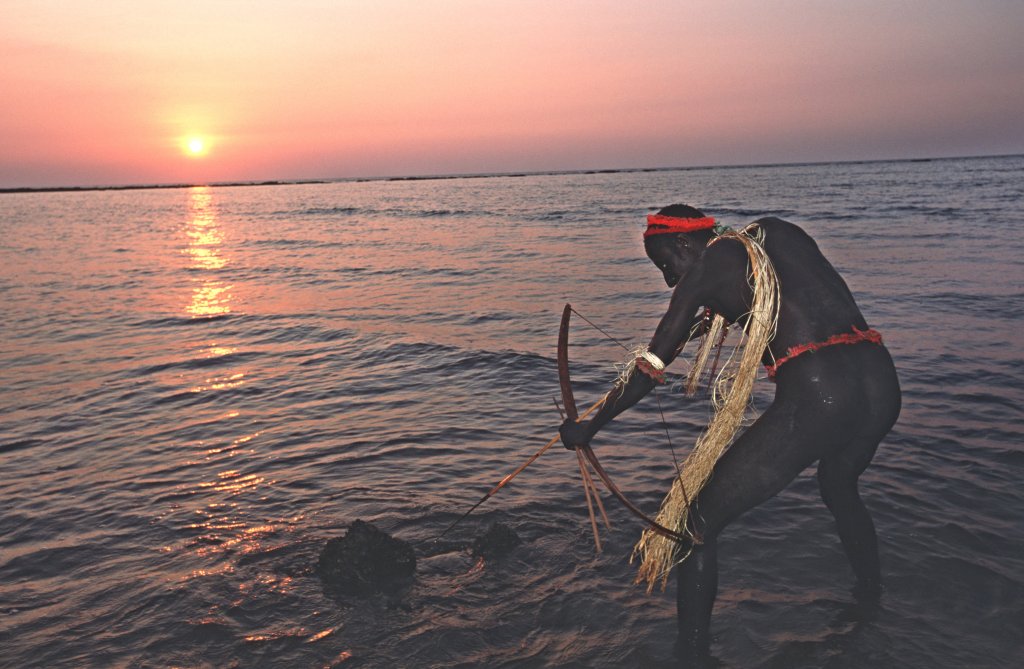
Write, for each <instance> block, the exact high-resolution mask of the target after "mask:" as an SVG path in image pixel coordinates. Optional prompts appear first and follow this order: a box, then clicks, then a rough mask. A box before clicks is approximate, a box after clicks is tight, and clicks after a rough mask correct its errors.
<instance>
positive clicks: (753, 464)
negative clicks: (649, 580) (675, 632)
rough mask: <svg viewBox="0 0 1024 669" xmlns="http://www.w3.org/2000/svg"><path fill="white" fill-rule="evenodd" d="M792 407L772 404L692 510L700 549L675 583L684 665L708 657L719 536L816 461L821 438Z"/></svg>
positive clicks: (718, 467)
mask: <svg viewBox="0 0 1024 669" xmlns="http://www.w3.org/2000/svg"><path fill="white" fill-rule="evenodd" d="M795 414H796V412H795V407H792V406H788V405H786V404H785V403H779V402H776V403H775V404H772V406H771V407H769V408H768V410H767V411H765V413H764V414H763V415H762V416H761V417H760V418H759V419H758V420H757V422H755V423H754V424H753V425H752V426H750V428H749V429H748V430H747V431H746V432H744V433H743V434H742V435H741V436H740V437H739V439H737V440H736V442H735V443H734V444H733V445H732V446H731V447H730V448H729V450H728V451H726V453H725V455H724V456H723V457H722V459H721V460H720V461H719V462H718V464H716V465H715V473H714V476H712V478H711V480H710V481H709V482H708V484H707V486H706V487H705V488H704V490H703V491H701V494H700V496H699V498H698V500H697V502H696V504H695V505H694V508H693V510H692V514H693V515H692V517H693V521H694V527H695V528H696V529H697V531H698V532H700V533H701V534H702V536H703V544H700V545H697V546H695V547H694V549H693V552H692V553H691V554H690V556H689V557H688V558H687V559H686V560H685V561H684V562H683V563H682V564H680V565H679V566H678V567H677V568H676V576H677V578H678V579H679V583H678V589H677V591H676V607H677V611H678V613H679V620H678V623H679V639H678V642H677V644H676V649H677V652H678V653H679V654H680V655H681V656H682V657H683V658H684V659H691V660H692V659H696V658H700V657H702V656H704V655H706V654H707V652H708V647H709V642H710V631H709V630H710V622H711V610H712V608H713V607H714V603H715V596H716V595H717V592H718V535H719V533H720V532H721V531H722V530H723V529H724V528H725V527H726V526H727V525H728V524H729V523H731V522H732V521H733V520H735V519H736V518H738V517H739V516H740V515H742V514H743V513H745V512H747V511H749V510H750V509H752V508H754V507H755V506H757V505H758V504H760V503H762V502H764V501H766V500H768V499H770V498H771V497H774V496H775V495H776V494H778V493H779V492H780V491H781V490H782V489H783V488H785V487H786V486H787V485H788V484H789V483H790V482H791V481H792V480H793V479H794V478H796V477H797V475H798V474H799V473H800V472H801V471H803V470H804V469H806V468H807V467H808V466H810V465H811V464H812V463H813V462H814V461H815V460H817V459H818V458H819V457H820V450H819V444H820V443H821V435H820V434H819V430H817V429H815V428H814V426H811V425H806V426H801V425H800V423H801V421H799V420H796V419H795Z"/></svg>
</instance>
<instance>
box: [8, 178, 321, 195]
mask: <svg viewBox="0 0 1024 669" xmlns="http://www.w3.org/2000/svg"><path fill="white" fill-rule="evenodd" d="M326 183H331V181H329V180H324V179H317V180H306V181H223V182H217V183H209V184H133V185H130V186H42V187H39V188H36V187H29V186H26V187H23V188H0V194H5V193H79V192H86V191H96V190H160V189H169V188H238V187H240V186H297V185H300V184H326Z"/></svg>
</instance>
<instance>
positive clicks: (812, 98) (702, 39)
mask: <svg viewBox="0 0 1024 669" xmlns="http://www.w3.org/2000/svg"><path fill="white" fill-rule="evenodd" d="M2 17H3V18H2V21H0V91H3V102H2V104H0V187H16V186H60V185H108V184H138V183H166V182H191V183H196V182H205V181H227V180H262V179H304V178H314V179H315V178H340V177H355V176H386V175H422V174H450V173H477V172H508V171H520V170H531V171H533V170H536V171H541V170H564V169H588V168H616V167H623V168H625V167H665V166H689V165H720V164H754V163H768V162H798V161H818V160H850V159H869V158H904V157H939V156H955V155H987V154H1007V153H1022V152H1024V38H1022V35H1024V2H1021V1H1020V0H971V1H968V0H903V1H898V0H890V1H887V2H882V1H864V2H852V1H851V2H827V1H825V0H814V1H812V0H804V1H801V0H779V1H774V2H765V1H764V0H664V1H655V0H650V1H645V2H630V1H627V0H615V1H608V2H605V1H597V0H592V1H586V2H584V1H575V0H570V1H558V0H541V1H534V0H507V1H498V0H495V1H492V2H486V1H483V0H479V1H469V0H453V1H449V2H441V1H431V0H417V1H413V0H409V1H405V0H372V1H365V2H364V1H361V0H335V1H329V0H291V1H289V2H283V1H275V2H266V1H263V2H261V1H259V0H249V1H242V0H238V1H232V2H227V1H217V0H201V1H200V0H173V1H170V2H163V1H147V2H138V1H137V0H91V1H89V2H78V1H72V0H66V1H63V2H61V1H56V0H32V1H28V0H5V2H4V3H3V5H2Z"/></svg>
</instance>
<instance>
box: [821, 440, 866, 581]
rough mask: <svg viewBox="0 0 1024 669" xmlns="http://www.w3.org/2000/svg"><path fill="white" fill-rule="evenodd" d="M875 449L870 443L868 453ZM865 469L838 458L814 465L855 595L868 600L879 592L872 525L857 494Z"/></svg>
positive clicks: (826, 459)
mask: <svg viewBox="0 0 1024 669" xmlns="http://www.w3.org/2000/svg"><path fill="white" fill-rule="evenodd" d="M876 447H877V443H876V444H873V445H872V447H870V451H871V452H872V453H873V452H874V450H875V448H876ZM868 461H870V458H868ZM865 466H866V463H864V465H863V466H861V465H860V464H854V463H851V462H849V461H848V460H845V459H843V458H841V457H832V458H822V460H821V463H820V464H819V465H818V487H819V489H820V490H821V498H822V499H823V500H824V501H825V506H827V507H828V510H829V511H831V512H832V516H833V517H834V518H835V520H836V528H837V529H838V531H839V540H840V541H841V542H842V544H843V550H844V551H846V557H847V559H848V560H849V561H850V566H851V567H853V573H854V575H855V576H856V577H857V592H858V594H860V595H864V596H867V597H869V598H870V597H876V596H877V595H878V594H879V593H880V592H881V587H882V571H881V566H880V565H879V561H878V538H877V536H876V534H875V524H874V523H873V522H872V521H871V514H870V513H868V509H867V507H866V506H864V502H863V501H862V500H861V498H860V493H859V492H858V491H857V478H858V477H859V476H860V473H861V472H862V471H863V470H864V467H865Z"/></svg>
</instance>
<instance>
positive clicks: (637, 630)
mask: <svg viewBox="0 0 1024 669" xmlns="http://www.w3.org/2000/svg"><path fill="white" fill-rule="evenodd" d="M676 202H683V203H689V204H692V205H695V206H697V207H700V208H701V209H703V210H704V211H705V212H706V213H707V214H708V215H711V216H714V217H715V218H717V219H718V220H719V221H720V222H721V223H722V224H724V225H727V226H730V227H733V228H739V227H742V226H744V225H745V224H747V223H748V222H751V221H753V220H755V219H757V218H759V217H762V216H779V217H782V218H785V219H787V220H790V221H792V222H794V223H796V224H798V225H800V226H802V227H803V228H804V229H805V230H807V231H808V232H809V233H810V234H811V235H812V236H813V237H814V238H815V239H816V240H817V242H818V244H819V246H820V247H821V249H822V250H823V252H824V253H825V255H826V256H827V257H828V258H829V259H830V261H831V262H832V263H833V264H834V265H835V267H836V268H837V269H838V270H839V272H840V273H841V274H842V275H843V277H844V278H845V279H846V281H847V282H848V284H849V286H850V289H851V290H852V292H853V294H854V296H855V297H856V300H857V302H858V304H859V305H860V307H861V310H862V311H863V313H864V315H865V317H866V319H867V321H868V323H869V324H870V325H871V326H872V327H874V328H875V329H877V330H879V331H880V332H881V333H882V335H883V337H884V340H885V343H886V345H887V346H888V347H889V350H890V351H891V353H892V356H893V358H894V360H895V362H896V366H897V369H898V372H899V376H900V380H901V383H902V388H903V412H902V414H901V416H900V419H899V422H898V423H897V424H896V426H895V427H894V428H893V430H892V432H891V433H890V434H889V435H888V436H887V437H886V439H885V440H884V441H883V442H882V445H881V446H880V448H879V450H878V453H877V455H876V456H875V458H874V461H873V463H872V464H871V466H870V467H869V468H868V469H867V471H866V472H865V473H864V475H863V476H862V478H861V491H862V495H863V498H864V499H865V501H866V504H867V506H868V507H869V509H870V510H871V512H872V514H873V516H874V520H875V523H876V526H877V531H878V536H879V541H880V551H881V560H882V570H883V575H884V579H885V587H886V590H885V593H884V595H883V598H882V601H881V605H880V607H878V608H877V609H874V610H871V611H865V610H864V609H863V607H859V606H858V605H857V604H856V602H855V600H854V598H853V596H852V595H851V588H852V586H853V585H854V582H853V576H852V573H851V570H850V568H849V565H848V564H847V562H846V560H845V556H844V554H843V551H842V548H841V546H840V543H839V540H838V538H837V535H836V532H835V529H834V525H833V521H832V518H831V516H830V514H829V512H828V511H827V510H826V508H825V506H824V504H823V503H822V501H821V499H820V497H819V494H818V490H817V484H816V480H815V478H814V470H813V468H812V469H810V470H808V471H806V472H804V473H803V474H802V475H800V476H799V477H798V478H797V479H796V480H795V481H794V482H793V483H792V484H791V485H790V486H789V487H788V488H787V489H786V490H785V491H783V492H782V493H781V494H779V495H778V496H777V497H775V498H773V499H772V500H770V501H768V502H766V503H765V504H763V505H762V506H760V507H758V508H756V509H754V510H753V511H751V512H749V513H748V514H746V515H744V516H742V517H741V518H740V519H738V520H737V521H736V522H734V523H733V524H732V525H731V526H729V528H728V529H727V530H726V531H725V532H724V534H723V536H722V538H721V540H720V551H719V552H720V586H719V596H718V601H717V604H716V606H715V610H714V616H713V621H712V630H713V641H712V645H711V652H712V655H713V656H714V660H715V662H716V663H717V665H718V666H721V667H744V668H745V667H780V668H782V667H785V668H789V667H901V668H907V667H921V668H930V669H931V668H936V667H1015V666H1020V663H1021V662H1022V661H1024V484H1022V481H1024V413H1022V409H1021V407H1022V405H1024V346H1022V343H1024V336H1022V326H1024V263H1022V258H1024V214H1022V211H1021V207H1022V204H1024V156H1010V157H988V158H970V159H942V160H926V161H892V162H884V161H883V162H860V163H830V164H807V165H777V166H756V167H714V168H695V169H675V170H660V169H659V170H634V171H598V172H579V173H557V174H523V175H494V176H480V177H458V178H443V179H392V180H388V179H380V180H362V181H334V182H326V183H312V184H279V185H248V186H244V187H241V186H239V187H231V186H219V187H191V188H175V189H143V190H104V191H80V192H32V193H8V194H3V195H0V298H2V304H3V308H2V319H0V328H2V329H0V333H2V336H0V379H2V381H0V666H3V667H17V668H22V667H217V668H221V667H316V668H320V667H343V668H344V669H348V668H349V667H670V666H673V665H674V662H673V657H672V648H673V643H674V641H675V624H676V623H675V617H676V610H675V594H674V591H675V583H674V579H673V580H672V581H670V583H669V585H668V588H667V590H665V591H664V592H662V591H660V590H655V591H654V593H652V594H650V595H648V594H646V592H645V589H644V587H642V586H639V585H634V584H633V579H634V576H635V573H636V565H635V564H630V561H629V556H630V552H631V550H632V547H633V544H634V542H635V541H636V540H637V538H638V536H639V533H640V530H641V527H640V525H639V523H638V521H636V520H635V519H634V517H633V516H632V515H630V514H629V513H628V511H627V510H626V509H624V508H622V507H621V506H619V505H618V503H617V502H616V501H615V500H614V499H613V498H611V497H610V496H608V495H604V505H605V507H606V508H607V510H608V514H609V517H610V521H611V525H612V527H611V529H610V530H609V529H604V528H603V529H602V534H601V538H602V541H603V551H602V552H601V553H600V554H598V553H597V552H596V551H595V547H594V543H593V537H592V532H591V527H590V522H589V518H588V514H587V506H586V501H585V497H584V490H583V486H582V483H581V480H580V473H579V467H578V464H577V461H576V458H575V457H574V456H573V455H572V454H571V453H570V452H568V451H566V450H564V449H562V448H561V447H560V446H556V447H555V448H552V449H551V450H549V451H548V452H546V453H545V454H544V455H543V456H541V457H540V458H539V459H538V460H537V461H536V462H534V463H533V464H532V465H530V466H529V467H528V468H527V469H525V470H524V471H523V473H522V474H520V475H519V476H518V477H517V478H515V479H514V480H513V481H512V482H511V483H509V484H508V485H507V486H506V487H505V488H503V489H502V490H501V491H500V492H498V493H497V494H496V495H494V496H493V497H492V498H491V499H489V500H487V501H486V502H485V503H484V504H482V505H481V506H480V507H479V508H478V509H477V510H476V511H474V513H472V514H471V515H469V516H468V517H467V518H466V519H465V520H463V521H461V522H460V523H458V524H457V525H456V526H455V527H454V528H453V529H451V531H450V532H448V534H447V535H446V536H445V537H444V542H445V543H444V544H439V543H438V542H436V541H435V540H436V539H437V537H438V536H439V535H440V534H441V533H442V532H444V530H445V529H446V528H447V527H448V526H449V525H451V523H452V522H454V521H455V520H456V519H457V518H458V517H459V516H461V515H463V514H464V513H465V512H466V511H467V510H468V509H469V508H470V507H471V506H472V505H473V504H474V503H476V502H477V501H478V500H480V499H481V497H482V496H483V495H484V494H485V493H486V492H487V491H488V490H489V489H491V487H492V486H493V485H494V484H496V483H497V482H498V481H500V480H501V479H502V478H503V477H505V476H506V475H507V474H509V473H510V472H512V471H513V470H514V469H516V468H517V467H518V466H519V465H520V464H522V463H523V462H524V461H525V460H526V459H527V458H528V457H529V456H530V455H531V454H533V453H534V452H536V451H537V450H538V449H539V448H540V447H541V446H543V445H544V444H545V443H546V442H547V441H548V440H549V439H550V438H551V437H552V436H554V435H555V434H556V433H557V427H558V425H559V423H560V418H559V414H558V410H557V409H556V407H555V403H554V401H553V397H555V396H557V395H558V394H559V387H558V380H557V371H556V362H555V357H556V341H557V333H558V325H559V319H560V315H561V312H562V308H563V306H564V305H565V304H566V303H571V304H572V305H573V307H574V308H575V309H576V310H577V311H578V312H579V313H580V314H582V315H583V316H585V317H586V318H587V319H588V320H589V321H591V322H592V323H593V324H594V325H595V326H598V327H599V328H600V329H601V330H602V331H603V333H602V332H601V331H598V330H597V329H596V328H594V327H592V326H590V325H588V324H587V323H585V322H583V321H582V320H580V319H577V320H576V321H574V322H573V325H572V329H571V346H570V355H569V357H570V361H571V367H572V374H573V378H574V383H575V390H576V396H577V398H578V400H579V402H580V404H581V406H584V407H585V406H589V405H590V404H591V403H593V401H595V400H596V399H598V398H599V397H600V396H601V395H602V394H603V393H604V392H605V391H606V390H607V389H608V388H609V387H610V384H611V383H612V382H613V380H614V379H615V376H616V367H615V365H616V364H618V363H620V362H622V359H623V357H624V352H623V350H622V349H621V348H620V346H619V343H622V344H625V345H627V346H628V345H632V344H640V343H645V342H647V341H648V340H649V338H650V337H651V335H652V333H653V330H654V327H655V326H656V324H657V322H658V320H659V319H660V317H661V316H662V315H663V313H664V311H665V309H666V307H667V304H668V300H669V297H670V291H669V290H668V289H667V288H666V287H665V285H664V283H663V281H662V279H661V276H660V273H659V272H658V271H657V269H656V268H655V267H654V266H653V265H651V264H650V263H649V262H648V261H647V260H646V258H645V257H644V253H643V245H642V238H641V233H642V231H643V228H644V224H645V215H646V214H648V213H650V212H652V211H654V210H656V209H657V208H659V207H661V206H664V205H667V204H671V203H676ZM605 333H606V334H605ZM612 339H614V340H617V342H619V343H615V342H613V341H611V340H612ZM689 355H690V352H689V351H686V352H684V354H683V358H685V357H687V356H689ZM676 366H678V367H679V369H678V370H677V369H674V367H676ZM684 371H685V365H684V364H683V363H677V365H673V366H672V367H670V368H669V381H670V383H669V384H668V386H667V387H665V388H663V389H662V390H660V391H659V392H658V394H657V396H655V395H651V396H648V397H647V398H646V399H645V400H644V401H643V402H642V403H640V404H639V405H637V406H636V407H635V408H634V409H633V410H631V411H629V412H627V413H626V414H623V415H622V416H620V417H619V419H617V420H616V421H615V422H614V423H613V424H612V425H610V426H609V427H608V428H607V429H606V430H605V431H603V432H602V433H601V434H599V435H598V437H597V438H596V439H595V441H594V444H593V446H594V449H595V451H596V453H597V454H598V456H599V457H600V458H601V460H602V462H603V463H604V465H605V468H606V469H607V470H608V472H609V474H610V475H611V477H612V479H613V480H614V481H615V482H616V483H617V485H618V486H619V487H620V488H621V489H622V490H623V491H624V492H625V494H626V495H627V496H629V497H630V498H631V499H632V500H633V501H635V502H636V503H637V504H638V505H639V506H640V507H641V508H643V509H644V510H646V511H647V512H648V513H651V514H653V513H654V512H655V511H656V510H657V508H658V505H659V502H660V500H661V498H662V496H663V495H664V494H665V492H666V491H667V490H668V486H669V482H670V481H671V478H672V476H673V472H674V464H673V461H674V457H675V456H678V457H683V455H685V453H686V452H687V451H688V449H689V448H690V447H691V446H692V444H693V442H694V440H695V439H696V437H697V435H698V434H699V433H700V431H701V429H702V428H703V427H704V426H705V425H706V423H707V420H708V418H709V416H710V413H711V408H710V402H709V401H708V399H707V398H706V397H698V398H695V399H694V398H687V397H685V396H684V395H683V393H682V392H681V391H680V389H679V387H678V383H674V382H677V381H678V380H679V378H680V376H681V374H682V373H683V372H684ZM772 393H773V386H772V384H771V383H769V382H768V381H767V380H766V379H765V378H764V376H763V373H762V375H761V378H760V379H759V380H758V382H757V387H756V390H755V396H754V399H753V402H752V407H751V410H750V420H753V419H754V418H755V417H756V415H757V413H758V411H760V410H763V409H764V407H766V406H767V405H768V403H770V401H771V397H772ZM670 444H671V445H670ZM768 447H770V445H769V446H768ZM673 453H674V454H675V455H673ZM356 520H363V521H366V522H369V523H372V524H374V525H375V526H377V527H378V528H380V529H381V530H383V531H385V532H387V533H389V534H391V535H392V536H394V537H395V538H398V539H401V540H403V541H407V542H409V543H410V544H412V545H413V546H414V548H415V550H416V552H417V557H418V566H417V572H416V578H415V580H414V581H413V582H412V583H410V584H408V585H407V586H406V587H404V588H402V589H400V590H398V591H397V592H395V591H392V592H383V593H375V594H368V595H359V596H353V595H343V594H339V593H338V592H337V591H336V590H334V589H332V588H329V587H325V584H324V583H323V582H322V581H321V579H320V578H319V577H318V576H317V572H316V570H315V565H316V562H317V559H318V556H319V554H320V551H321V550H322V548H323V546H324V544H325V543H326V542H327V541H328V540H329V539H331V538H335V537H340V536H343V535H344V534H345V533H346V530H347V528H348V527H349V525H350V524H351V523H353V522H354V521H356ZM494 523H503V524H504V525H506V526H507V527H509V528H511V529H513V530H514V531H515V532H516V533H517V534H518V535H519V537H520V539H521V540H522V543H521V544H520V545H519V546H517V547H516V548H515V549H513V550H512V551H511V552H509V553H507V554H505V555H503V556H498V557H494V558H490V559H485V560H482V561H481V560H479V559H476V558H474V557H473V555H472V554H471V552H470V551H469V550H466V549H465V548H464V547H465V546H468V545H469V544H470V543H471V542H472V541H473V540H474V539H475V538H476V537H479V536H480V535H481V534H482V533H483V532H485V530H486V529H487V528H488V527H490V526H491V525H492V524H494ZM439 546H442V548H438V547H439ZM444 547H447V548H444Z"/></svg>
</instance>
